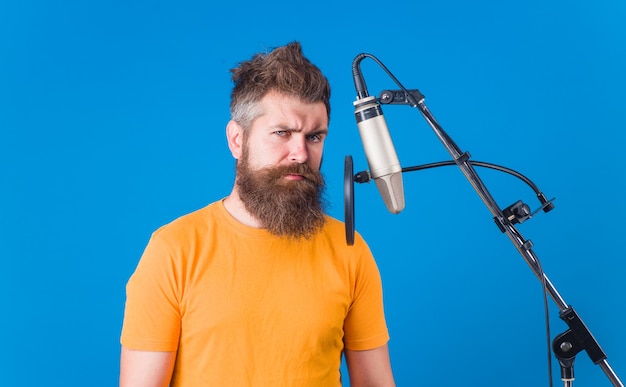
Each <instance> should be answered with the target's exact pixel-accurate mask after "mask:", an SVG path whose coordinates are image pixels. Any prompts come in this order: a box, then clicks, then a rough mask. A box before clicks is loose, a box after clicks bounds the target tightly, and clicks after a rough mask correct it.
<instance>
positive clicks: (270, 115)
mask: <svg viewBox="0 0 626 387" xmlns="http://www.w3.org/2000/svg"><path fill="white" fill-rule="evenodd" d="M261 111H262V114H261V115H260V116H259V117H257V118H256V119H255V120H254V122H253V124H252V127H251V128H249V130H248V133H247V134H246V136H245V142H246V144H247V145H248V148H249V153H248V155H249V158H250V159H249V164H250V166H251V167H252V168H257V169H258V168H264V167H269V166H277V165H290V164H307V165H308V166H309V167H310V168H311V169H312V170H314V171H319V170H320V166H321V162H322V151H323V149H324V140H325V139H326V134H327V133H328V115H327V113H326V107H325V105H324V104H323V103H322V102H319V103H314V104H308V103H304V102H302V101H300V100H299V99H297V98H293V97H289V96H285V95H283V94H278V93H269V94H268V95H266V96H265V97H264V98H263V99H262V100H261ZM286 178H287V179H292V180H293V179H298V177H297V176H287V177H286Z"/></svg>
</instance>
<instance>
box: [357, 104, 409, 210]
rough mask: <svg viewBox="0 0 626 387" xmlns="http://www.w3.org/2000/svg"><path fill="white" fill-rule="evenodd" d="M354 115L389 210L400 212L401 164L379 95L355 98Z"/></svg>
mask: <svg viewBox="0 0 626 387" xmlns="http://www.w3.org/2000/svg"><path fill="white" fill-rule="evenodd" d="M354 116H355V117H356V123H357V126H358V127H359V133H360V135H361V141H362V142H363V148H364V150H365V156H366V158H367V163H368V165H369V169H370V176H371V177H372V178H373V179H374V181H375V182H376V186H377V188H378V191H379V192H380V195H381V196H382V198H383V201H384V202H385V205H386V206H387V210H389V212H391V213H393V214H397V213H399V212H400V211H402V210H403V209H404V188H403V185H402V167H401V166H400V161H399V160H398V155H397V154H396V149H395V148H394V146H393V142H392V141H391V135H390V134H389V128H387V122H386V121H385V117H384V116H383V110H382V108H381V106H380V104H379V103H378V101H376V97H374V96H367V97H364V98H357V100H356V101H354Z"/></svg>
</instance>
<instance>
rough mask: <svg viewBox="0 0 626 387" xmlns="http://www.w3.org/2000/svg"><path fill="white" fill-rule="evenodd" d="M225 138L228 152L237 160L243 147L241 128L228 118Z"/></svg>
mask: <svg viewBox="0 0 626 387" xmlns="http://www.w3.org/2000/svg"><path fill="white" fill-rule="evenodd" d="M226 139H227V140H228V148H229V149H230V153H231V154H232V155H233V157H234V158H235V159H237V160H239V158H240V157H241V153H242V149H243V128H242V127H241V125H239V124H238V123H237V122H235V121H233V120H230V121H228V124H227V125H226Z"/></svg>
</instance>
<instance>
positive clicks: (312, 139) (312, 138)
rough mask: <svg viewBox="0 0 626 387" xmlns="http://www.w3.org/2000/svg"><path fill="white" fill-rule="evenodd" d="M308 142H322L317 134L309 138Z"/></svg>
mask: <svg viewBox="0 0 626 387" xmlns="http://www.w3.org/2000/svg"><path fill="white" fill-rule="evenodd" d="M309 140H311V141H313V142H320V141H322V136H320V135H319V134H313V135H311V136H309Z"/></svg>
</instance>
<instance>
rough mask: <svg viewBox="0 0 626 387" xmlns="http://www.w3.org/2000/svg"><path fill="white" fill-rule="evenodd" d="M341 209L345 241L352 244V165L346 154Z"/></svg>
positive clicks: (349, 244) (349, 157)
mask: <svg viewBox="0 0 626 387" xmlns="http://www.w3.org/2000/svg"><path fill="white" fill-rule="evenodd" d="M343 210H344V217H345V221H344V223H345V226H346V243H347V244H348V246H352V245H353V244H354V167H353V164H352V156H350V155H348V156H346V158H345V161H344V168H343Z"/></svg>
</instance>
